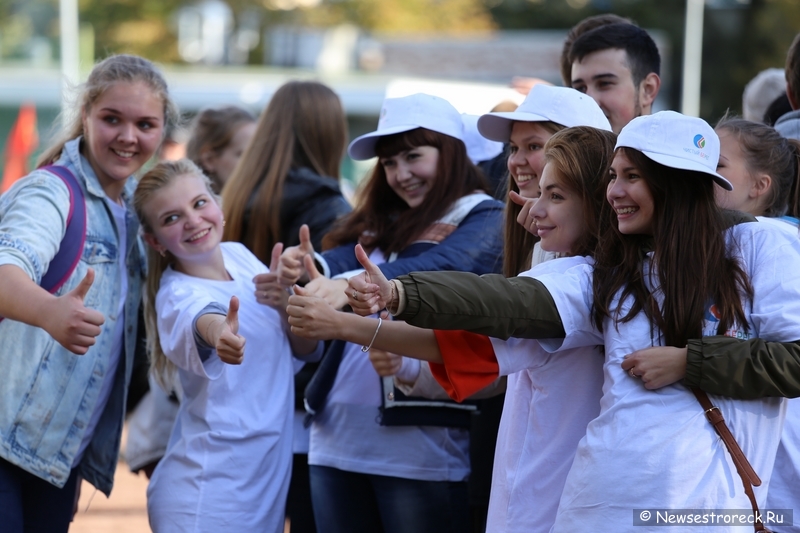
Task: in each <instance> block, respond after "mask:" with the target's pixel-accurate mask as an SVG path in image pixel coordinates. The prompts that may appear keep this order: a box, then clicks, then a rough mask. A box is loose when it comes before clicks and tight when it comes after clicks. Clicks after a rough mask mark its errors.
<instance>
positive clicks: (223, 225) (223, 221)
mask: <svg viewBox="0 0 800 533" xmlns="http://www.w3.org/2000/svg"><path fill="white" fill-rule="evenodd" d="M222 227H223V228H224V227H225V219H224V218H223V219H222Z"/></svg>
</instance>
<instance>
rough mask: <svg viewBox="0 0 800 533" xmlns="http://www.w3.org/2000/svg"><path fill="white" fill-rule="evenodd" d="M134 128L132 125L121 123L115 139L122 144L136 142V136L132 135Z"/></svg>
mask: <svg viewBox="0 0 800 533" xmlns="http://www.w3.org/2000/svg"><path fill="white" fill-rule="evenodd" d="M133 130H134V127H133V124H130V123H127V122H126V123H123V124H122V125H120V127H119V133H118V134H117V139H118V140H120V141H122V142H128V143H130V142H134V140H136V136H135V135H134V132H133Z"/></svg>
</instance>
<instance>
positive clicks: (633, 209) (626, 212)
mask: <svg viewBox="0 0 800 533" xmlns="http://www.w3.org/2000/svg"><path fill="white" fill-rule="evenodd" d="M638 210H639V208H638V207H621V208H619V209H617V210H616V211H617V214H618V215H629V214H631V213H635V212H636V211H638Z"/></svg>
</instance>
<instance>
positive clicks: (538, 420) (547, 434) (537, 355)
mask: <svg viewBox="0 0 800 533" xmlns="http://www.w3.org/2000/svg"><path fill="white" fill-rule="evenodd" d="M609 129H610V128H609ZM615 139H616V136H615V135H614V134H613V133H611V132H610V131H602V130H599V129H595V128H590V127H577V128H569V129H566V130H563V131H561V132H559V133H556V134H555V135H553V137H552V138H551V139H550V140H549V141H548V142H547V145H546V146H545V151H544V152H545V153H544V155H545V161H546V164H543V167H544V168H543V171H542V172H540V174H539V180H540V181H541V187H542V192H541V197H540V198H539V200H538V202H537V203H536V204H535V206H534V207H533V209H532V210H531V211H532V213H531V215H532V216H533V217H534V219H535V221H536V223H537V225H538V227H539V229H540V231H541V237H542V240H541V242H542V248H543V249H544V250H545V251H547V252H552V253H558V254H563V255H565V256H568V257H565V258H564V259H560V260H554V261H549V262H547V263H546V264H541V265H539V266H537V267H536V268H534V269H533V270H531V271H529V272H526V273H524V274H522V275H534V274H537V273H538V274H541V273H544V272H564V271H566V270H568V269H570V268H572V267H575V266H578V265H585V264H587V263H590V261H591V259H589V257H586V256H589V255H591V253H592V252H593V251H594V248H595V245H596V243H597V223H598V220H599V213H600V210H601V206H602V204H603V201H604V200H603V191H602V183H603V180H604V178H605V175H606V172H605V169H606V168H607V167H608V165H609V164H610V161H611V158H612V155H613V146H614V141H615ZM545 161H543V163H544V162H545ZM362 259H364V267H365V268H366V269H367V272H370V273H371V274H372V275H375V276H381V274H380V270H379V269H378V268H377V267H376V266H375V265H374V264H372V263H371V262H370V261H369V260H367V259H365V258H364V257H363V255H362ZM300 292H304V291H302V290H301V291H300ZM291 303H292V305H291V306H290V307H289V309H288V313H289V315H290V322H291V323H292V325H293V327H295V328H298V329H297V330H298V332H301V334H303V335H307V336H310V337H312V338H318V337H319V338H325V337H326V336H327V335H331V334H334V333H338V334H339V335H344V336H345V338H346V339H347V340H351V341H353V342H360V343H369V341H370V339H371V337H372V335H373V334H374V332H375V328H376V321H375V320H373V319H369V318H362V317H358V316H353V315H350V314H346V313H338V312H336V311H334V310H333V308H332V307H330V306H328V305H327V304H325V302H324V301H322V300H321V299H315V298H313V297H301V296H296V297H294V298H293V299H292V300H291ZM312 317H313V318H312ZM383 327H385V328H386V330H384V331H382V332H381V335H380V336H379V337H378V338H376V339H375V343H374V344H373V347H374V346H378V347H379V348H380V349H386V350H392V351H400V352H403V351H415V349H418V348H421V347H420V346H413V344H412V343H411V342H409V340H408V339H404V338H398V339H397V340H398V341H399V342H393V337H387V336H386V333H387V332H390V333H397V334H399V335H401V336H402V334H403V332H409V333H412V330H414V329H416V328H413V326H409V325H407V324H404V323H402V322H386V323H385V324H383ZM446 333H447V332H442V334H446ZM451 340H452V341H453V342H459V341H465V340H466V341H468V343H470V344H472V346H473V348H472V349H473V350H475V351H481V350H482V351H485V352H487V353H490V354H494V355H495V356H496V357H497V359H498V361H500V367H501V368H500V369H499V373H500V374H501V375H508V390H507V393H506V400H505V405H504V408H503V416H502V420H501V422H500V429H499V432H498V439H497V448H496V453H495V460H494V470H493V476H492V490H491V499H490V503H489V515H488V523H487V528H486V530H487V531H489V532H501V531H502V532H506V533H509V532H519V533H523V532H524V533H531V532H542V533H547V532H548V531H549V530H550V527H551V526H552V525H553V520H554V519H555V514H556V509H557V507H558V502H559V498H560V496H561V491H562V489H563V487H564V481H565V479H566V476H567V472H568V471H569V468H570V466H571V465H572V460H573V458H574V456H575V450H576V448H577V445H578V441H580V439H581V438H582V437H583V435H584V434H585V432H586V424H588V423H589V421H590V420H592V419H594V418H595V417H596V416H597V414H598V413H599V411H600V396H601V388H602V383H603V372H602V353H601V351H600V350H599V348H598V347H596V346H586V347H582V348H578V349H575V350H565V351H564V352H562V353H559V354H557V355H556V354H551V353H548V352H546V351H545V350H543V349H542V348H541V347H540V346H539V344H538V342H537V341H533V340H525V339H510V340H509V341H507V342H503V341H499V340H496V339H495V340H490V339H488V338H487V337H483V336H480V335H471V336H469V338H466V337H465V336H464V335H463V334H462V335H459V336H458V337H456V338H454V339H443V337H442V335H441V334H440V335H439V336H438V341H439V345H438V348H439V349H441V350H443V351H445V350H447V349H448V348H449V347H450V345H449V344H448V342H449V341H451ZM427 344H428V346H427V347H426V348H427V349H433V350H436V349H437V340H436V339H433V338H431V339H430V340H429V342H428V343H427ZM456 351H458V350H456ZM445 358H447V355H445ZM440 366H441V365H440ZM439 370H440V371H439V372H437V373H436V376H437V379H440V380H441V381H442V384H443V385H444V386H445V388H446V389H447V390H448V392H449V393H450V394H451V395H452V396H453V397H454V398H455V399H458V400H461V399H463V398H465V397H466V396H469V395H470V394H471V393H472V392H474V390H476V389H477V388H480V387H482V386H484V385H485V382H483V381H482V380H481V379H480V377H478V379H477V380H475V379H474V375H473V374H472V373H471V371H470V368H459V369H453V368H448V372H447V373H446V374H445V373H443V372H441V369H439ZM443 376H445V378H444V379H443ZM476 382H477V383H479V385H478V386H475V384H476ZM565 421H567V422H565Z"/></svg>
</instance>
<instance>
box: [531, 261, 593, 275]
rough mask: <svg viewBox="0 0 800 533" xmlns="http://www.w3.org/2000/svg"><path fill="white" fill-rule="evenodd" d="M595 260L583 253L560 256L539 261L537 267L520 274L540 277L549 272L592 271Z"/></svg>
mask: <svg viewBox="0 0 800 533" xmlns="http://www.w3.org/2000/svg"><path fill="white" fill-rule="evenodd" d="M593 264H594V261H593V260H592V258H591V257H584V256H581V255H578V256H574V257H560V258H556V259H551V260H549V261H545V262H543V263H539V264H538V265H536V266H535V267H533V268H531V269H530V270H527V271H525V272H522V273H520V276H526V277H532V278H533V277H538V276H544V275H547V274H563V273H569V272H578V271H581V272H585V271H591V270H592V265H593Z"/></svg>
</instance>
